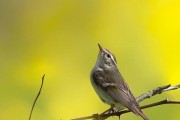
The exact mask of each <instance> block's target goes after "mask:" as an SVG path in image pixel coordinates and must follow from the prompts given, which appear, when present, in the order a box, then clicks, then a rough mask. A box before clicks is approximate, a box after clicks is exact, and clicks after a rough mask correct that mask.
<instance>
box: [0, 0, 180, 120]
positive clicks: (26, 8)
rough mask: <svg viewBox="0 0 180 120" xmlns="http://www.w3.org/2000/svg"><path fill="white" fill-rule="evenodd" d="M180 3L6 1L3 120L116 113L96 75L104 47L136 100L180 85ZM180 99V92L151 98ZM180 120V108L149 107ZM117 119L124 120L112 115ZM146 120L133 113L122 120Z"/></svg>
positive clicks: (0, 16) (2, 16)
mask: <svg viewBox="0 0 180 120" xmlns="http://www.w3.org/2000/svg"><path fill="white" fill-rule="evenodd" d="M179 6H180V2H179V0H146V1H144V0H1V1H0V120H27V119H28V116H29V113H30V109H31V106H32V103H33V101H34V98H35V96H36V94H37V91H38V90H39V87H40V84H41V77H42V75H43V74H44V73H45V74H46V76H45V83H44V87H43V91H42V94H41V95H40V98H39V99H38V101H37V104H36V106H35V109H34V111H33V115H32V120H60V119H62V120H68V119H71V118H76V117H82V116H87V115H91V114H93V113H100V112H103V111H104V110H105V109H107V108H109V106H108V105H106V104H104V103H102V102H101V101H100V100H99V98H98V96H97V95H96V93H95V92H94V90H93V88H92V86H91V84H90V80H89V76H90V71H91V69H92V67H93V66H94V64H95V61H96V57H97V54H98V46H97V43H100V44H101V45H102V46H103V47H105V48H108V49H109V50H111V51H112V52H113V53H114V54H115V55H116V58H117V61H118V67H119V69H120V71H121V73H122V75H123V76H124V78H125V80H126V82H127V83H128V84H129V86H130V88H131V90H132V92H133V93H134V95H135V96H138V95H140V94H142V93H144V92H146V91H148V90H150V89H153V88H156V87H158V86H162V85H166V84H172V85H175V84H178V83H180V75H179V74H180V69H179V68H180V62H179V61H180V54H179V53H180V47H179V46H180V41H179V40H180V7H179ZM165 97H168V98H169V99H170V100H180V95H179V90H176V91H170V92H167V93H164V94H161V95H157V96H155V97H153V98H151V99H148V100H145V101H144V102H142V105H143V104H147V103H152V102H156V101H159V100H163V99H165ZM143 111H144V113H145V114H146V115H147V116H148V117H149V118H150V119H151V120H157V119H163V120H177V119H178V118H179V117H180V115H179V111H180V106H179V105H163V106H159V107H154V108H150V109H146V110H143ZM110 119H118V118H117V117H112V118H110ZM129 119H132V120H141V118H140V117H137V116H135V115H134V114H132V113H128V114H124V115H123V116H122V117H121V120H129Z"/></svg>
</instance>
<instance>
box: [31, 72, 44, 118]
mask: <svg viewBox="0 0 180 120" xmlns="http://www.w3.org/2000/svg"><path fill="white" fill-rule="evenodd" d="M44 77H45V74H44V75H43V77H42V83H41V87H40V89H39V92H38V94H37V96H36V98H35V100H34V102H33V106H32V108H31V112H30V115H29V120H31V116H32V112H33V109H34V106H35V104H36V101H37V99H38V97H39V95H40V94H41V90H42V87H43V83H44Z"/></svg>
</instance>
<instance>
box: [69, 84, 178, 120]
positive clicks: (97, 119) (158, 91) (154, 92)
mask: <svg viewBox="0 0 180 120" xmlns="http://www.w3.org/2000/svg"><path fill="white" fill-rule="evenodd" d="M178 88H180V84H178V85H175V86H171V85H170V84H169V85H166V86H161V87H157V88H155V89H153V90H150V91H148V92H146V93H144V94H142V95H140V96H139V97H137V98H136V100H137V102H138V103H139V102H141V101H143V100H145V99H147V98H151V97H153V96H155V95H157V94H161V93H162V92H166V91H170V90H175V89H178ZM163 104H180V101H169V100H168V99H165V100H162V101H160V102H156V103H152V104H148V105H145V106H141V107H140V108H141V109H145V108H150V107H155V106H159V105H163ZM128 112H131V111H129V110H122V111H120V112H115V113H107V114H93V115H92V116H86V117H81V118H75V119H72V120H86V119H95V120H100V119H106V118H108V117H111V116H119V117H120V115H122V114H125V113H128Z"/></svg>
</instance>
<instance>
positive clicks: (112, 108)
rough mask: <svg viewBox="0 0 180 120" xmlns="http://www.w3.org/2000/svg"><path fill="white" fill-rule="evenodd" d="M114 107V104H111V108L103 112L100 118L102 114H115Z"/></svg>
mask: <svg viewBox="0 0 180 120" xmlns="http://www.w3.org/2000/svg"><path fill="white" fill-rule="evenodd" d="M114 107H115V105H114V104H111V107H110V108H109V109H107V110H106V111H104V112H103V113H101V114H100V116H102V115H103V114H107V113H111V112H112V113H113V112H115V110H114Z"/></svg>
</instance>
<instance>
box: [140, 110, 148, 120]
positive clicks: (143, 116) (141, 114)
mask: <svg viewBox="0 0 180 120" xmlns="http://www.w3.org/2000/svg"><path fill="white" fill-rule="evenodd" d="M138 114H139V115H140V116H141V117H142V118H143V119H144V120H149V118H148V117H147V116H146V115H145V114H144V113H143V112H142V111H141V112H139V113H138Z"/></svg>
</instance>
